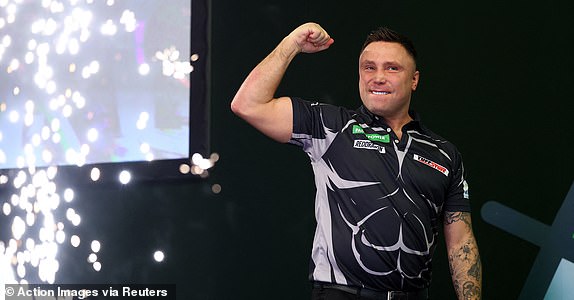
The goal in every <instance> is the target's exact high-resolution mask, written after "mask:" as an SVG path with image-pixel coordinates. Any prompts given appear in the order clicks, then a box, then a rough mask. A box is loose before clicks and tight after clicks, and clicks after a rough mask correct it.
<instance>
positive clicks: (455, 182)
mask: <svg viewBox="0 0 574 300" xmlns="http://www.w3.org/2000/svg"><path fill="white" fill-rule="evenodd" d="M455 151H456V155H455V156H454V161H453V163H454V164H453V165H454V172H453V177H452V180H451V183H450V186H449V190H448V192H447V197H446V201H445V207H444V210H445V211H450V212H456V211H463V212H470V195H469V190H468V183H467V182H466V177H465V175H466V174H465V170H464V164H463V162H462V156H461V154H460V153H459V152H458V151H457V150H455Z"/></svg>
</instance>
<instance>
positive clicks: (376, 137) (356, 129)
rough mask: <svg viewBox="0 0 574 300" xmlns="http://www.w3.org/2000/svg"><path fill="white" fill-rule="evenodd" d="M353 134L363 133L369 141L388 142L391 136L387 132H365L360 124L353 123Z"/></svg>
mask: <svg viewBox="0 0 574 300" xmlns="http://www.w3.org/2000/svg"><path fill="white" fill-rule="evenodd" d="M353 134H364V135H365V136H366V137H367V138H368V139H369V141H373V142H381V143H389V142H390V141H391V138H390V136H389V135H388V134H384V135H381V134H378V133H365V130H364V129H363V127H361V126H360V125H353Z"/></svg>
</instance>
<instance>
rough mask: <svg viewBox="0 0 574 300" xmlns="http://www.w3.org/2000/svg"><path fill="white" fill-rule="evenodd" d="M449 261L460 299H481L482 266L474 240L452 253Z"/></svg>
mask: <svg viewBox="0 0 574 300" xmlns="http://www.w3.org/2000/svg"><path fill="white" fill-rule="evenodd" d="M448 260H449V266H450V270H451V275H452V282H453V285H454V289H455V291H456V295H457V297H458V299H465V300H466V299H481V295H482V264H481V262H480V254H479V252H478V246H477V244H476V241H475V240H474V238H473V239H469V240H468V241H467V242H466V243H464V244H463V245H462V246H460V247H459V248H455V249H454V250H453V251H451V253H449V255H448Z"/></svg>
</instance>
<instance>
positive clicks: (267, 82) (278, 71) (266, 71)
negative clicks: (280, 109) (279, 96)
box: [232, 39, 297, 109]
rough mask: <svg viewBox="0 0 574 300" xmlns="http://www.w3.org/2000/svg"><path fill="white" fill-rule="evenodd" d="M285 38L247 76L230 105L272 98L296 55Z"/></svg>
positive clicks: (244, 106)
mask: <svg viewBox="0 0 574 300" xmlns="http://www.w3.org/2000/svg"><path fill="white" fill-rule="evenodd" d="M288 43H289V42H288V41H286V40H285V39H284V40H283V41H282V42H281V43H280V44H279V45H278V46H277V47H276V48H275V49H274V50H273V51H272V52H271V53H270V54H269V55H267V57H265V59H263V60H262V61H261V62H260V63H259V64H258V65H257V66H256V67H255V68H254V69H253V70H252V71H251V73H250V74H249V75H248V76H247V78H246V79H245V81H244V82H243V84H242V85H241V87H240V88H239V91H238V92H237V94H236V96H235V98H234V99H233V102H232V105H233V106H235V107H236V108H238V109H249V108H250V107H251V106H256V105H259V104H265V103H267V102H269V101H271V100H272V99H273V98H274V96H275V95H274V94H275V91H276V90H277V87H278V86H279V84H280V83H281V79H283V76H284V75H285V72H286V71H287V68H288V67H289V64H290V63H291V61H292V60H293V58H294V57H295V56H296V55H297V51H296V49H294V48H292V47H289V45H288Z"/></svg>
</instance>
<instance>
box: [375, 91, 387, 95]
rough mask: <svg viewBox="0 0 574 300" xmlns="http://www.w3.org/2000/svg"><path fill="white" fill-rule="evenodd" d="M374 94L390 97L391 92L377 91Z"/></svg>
mask: <svg viewBox="0 0 574 300" xmlns="http://www.w3.org/2000/svg"><path fill="white" fill-rule="evenodd" d="M373 94H375V95H388V94H390V92H375V91H373Z"/></svg>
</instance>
